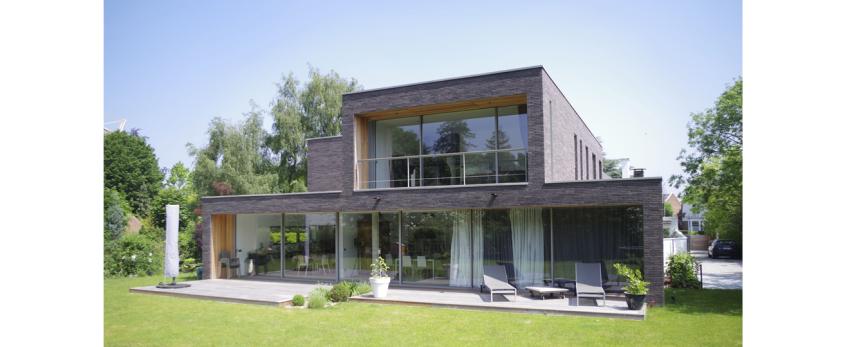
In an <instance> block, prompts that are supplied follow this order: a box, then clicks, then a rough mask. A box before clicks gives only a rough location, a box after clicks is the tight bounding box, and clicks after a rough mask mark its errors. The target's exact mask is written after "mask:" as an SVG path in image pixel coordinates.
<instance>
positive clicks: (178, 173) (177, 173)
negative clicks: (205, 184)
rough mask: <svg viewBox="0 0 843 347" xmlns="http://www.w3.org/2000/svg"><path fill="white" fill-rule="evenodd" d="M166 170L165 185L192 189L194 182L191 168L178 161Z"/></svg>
mask: <svg viewBox="0 0 843 347" xmlns="http://www.w3.org/2000/svg"><path fill="white" fill-rule="evenodd" d="M165 171H166V176H167V178H166V179H165V180H164V187H165V188H166V187H173V188H176V189H192V188H193V187H192V186H193V182H191V181H192V177H191V172H190V169H188V168H187V166H185V165H184V164H182V162H177V163H176V164H175V165H173V167H172V168H170V169H169V170H165Z"/></svg>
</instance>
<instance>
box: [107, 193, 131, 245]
mask: <svg viewBox="0 0 843 347" xmlns="http://www.w3.org/2000/svg"><path fill="white" fill-rule="evenodd" d="M103 202H104V210H103V211H105V215H104V221H103V225H104V232H105V233H104V240H105V241H106V242H108V241H113V240H116V239H118V238H120V236H121V235H122V234H123V230H125V229H126V224H127V223H128V222H129V214H130V211H131V208H130V207H129V203H128V202H127V201H126V199H124V198H123V195H122V194H120V192H118V191H116V190H114V189H109V188H106V189H105V194H104V197H103Z"/></svg>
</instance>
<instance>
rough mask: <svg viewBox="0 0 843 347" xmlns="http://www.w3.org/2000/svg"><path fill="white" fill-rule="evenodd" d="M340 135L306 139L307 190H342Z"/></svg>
mask: <svg viewBox="0 0 843 347" xmlns="http://www.w3.org/2000/svg"><path fill="white" fill-rule="evenodd" d="M343 154H344V151H343V142H342V136H332V137H322V138H317V139H308V140H307V190H308V191H310V192H321V191H329V190H342V175H343V174H344V172H342V170H340V165H339V164H340V163H341V162H342V158H343Z"/></svg>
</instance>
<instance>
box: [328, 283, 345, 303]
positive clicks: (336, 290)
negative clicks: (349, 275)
mask: <svg viewBox="0 0 843 347" xmlns="http://www.w3.org/2000/svg"><path fill="white" fill-rule="evenodd" d="M349 296H351V283H350V282H346V281H342V282H340V283H337V284H335V285H334V287H333V288H331V291H329V292H328V299H331V301H333V302H346V301H348V297H349Z"/></svg>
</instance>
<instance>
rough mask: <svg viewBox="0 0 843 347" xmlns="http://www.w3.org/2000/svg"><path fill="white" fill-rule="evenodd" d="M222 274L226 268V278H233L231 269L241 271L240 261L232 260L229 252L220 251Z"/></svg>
mask: <svg viewBox="0 0 843 347" xmlns="http://www.w3.org/2000/svg"><path fill="white" fill-rule="evenodd" d="M219 263H220V273H222V269H223V268H225V277H226V278H231V269H238V270H239V269H240V259H237V258H232V257H231V253H229V252H228V251H220V254H219Z"/></svg>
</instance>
